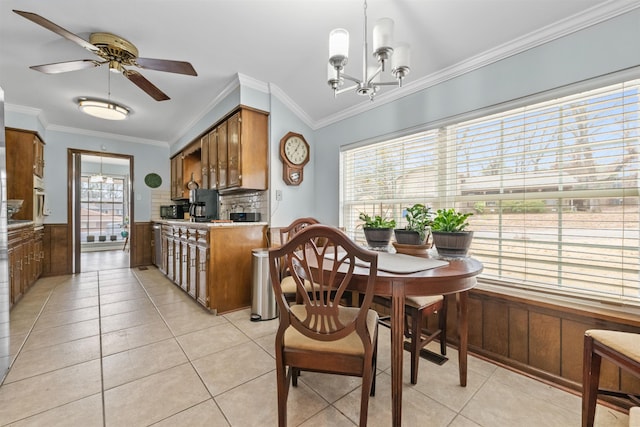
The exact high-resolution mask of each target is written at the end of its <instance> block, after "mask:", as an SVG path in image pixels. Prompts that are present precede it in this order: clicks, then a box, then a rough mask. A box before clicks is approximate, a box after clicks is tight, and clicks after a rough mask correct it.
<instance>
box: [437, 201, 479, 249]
mask: <svg viewBox="0 0 640 427" xmlns="http://www.w3.org/2000/svg"><path fill="white" fill-rule="evenodd" d="M471 215H473V213H462V212H459V211H456V210H455V209H453V208H450V209H438V211H437V212H436V215H435V217H434V218H433V222H432V223H431V234H432V235H433V244H434V245H435V246H436V249H437V250H438V254H439V255H442V256H448V257H463V256H466V255H467V252H468V251H469V246H471V240H472V239H473V231H467V230H466V228H467V227H468V226H469V222H468V221H467V219H468V218H469V217H470V216H471Z"/></svg>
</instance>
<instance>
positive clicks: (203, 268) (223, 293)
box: [163, 221, 266, 313]
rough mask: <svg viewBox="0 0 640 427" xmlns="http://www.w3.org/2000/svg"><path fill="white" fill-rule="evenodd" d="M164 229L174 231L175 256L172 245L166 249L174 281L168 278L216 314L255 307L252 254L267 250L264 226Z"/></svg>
mask: <svg viewBox="0 0 640 427" xmlns="http://www.w3.org/2000/svg"><path fill="white" fill-rule="evenodd" d="M164 227H167V228H171V229H172V231H171V232H167V233H166V235H167V236H168V240H169V239H170V238H169V236H172V237H171V238H172V239H173V240H174V245H173V252H172V249H171V248H172V245H171V243H170V242H168V243H167V246H166V247H167V256H166V257H167V259H168V265H171V261H172V259H173V262H174V267H173V269H174V275H173V278H172V277H171V276H170V275H169V274H167V276H168V277H169V278H170V279H171V280H172V281H173V282H174V283H176V285H177V286H180V287H181V288H182V289H183V290H184V291H185V292H186V293H187V294H188V295H190V296H191V297H192V298H194V299H195V300H196V301H197V302H198V303H200V304H202V305H203V306H204V307H206V308H207V309H209V310H211V311H212V312H214V313H225V312H228V311H232V310H237V309H239V308H243V307H248V306H250V305H251V289H252V283H251V281H252V277H253V276H252V264H251V263H252V259H251V257H252V250H253V249H255V248H261V247H264V246H265V234H264V233H265V228H266V225H265V224H264V223H253V224H246V225H234V224H224V225H218V224H217V225H209V224H206V223H190V224H189V225H188V226H185V225H182V224H178V223H173V224H172V223H171V221H168V222H167V224H165V225H163V228H164ZM163 234H165V233H163ZM176 236H178V237H177V238H176ZM164 248H165V246H164V245H163V250H164ZM163 258H165V256H164V254H163ZM170 271H171V267H169V268H167V273H169V272H170Z"/></svg>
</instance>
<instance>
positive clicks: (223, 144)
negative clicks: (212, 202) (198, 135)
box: [217, 122, 228, 189]
mask: <svg viewBox="0 0 640 427" xmlns="http://www.w3.org/2000/svg"><path fill="white" fill-rule="evenodd" d="M217 136H218V140H217V143H218V189H223V188H227V186H228V184H227V165H228V163H227V141H228V139H227V122H224V123H222V124H221V125H220V126H218V129H217Z"/></svg>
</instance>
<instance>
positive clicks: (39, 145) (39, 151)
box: [33, 134, 44, 178]
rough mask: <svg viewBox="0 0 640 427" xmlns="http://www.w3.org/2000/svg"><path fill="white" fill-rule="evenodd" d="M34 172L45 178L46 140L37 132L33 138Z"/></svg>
mask: <svg viewBox="0 0 640 427" xmlns="http://www.w3.org/2000/svg"><path fill="white" fill-rule="evenodd" d="M33 173H34V175H37V176H38V177H40V178H44V142H43V141H42V140H41V139H40V138H39V137H38V135H37V134H36V136H35V138H34V140H33Z"/></svg>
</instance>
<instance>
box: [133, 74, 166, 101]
mask: <svg viewBox="0 0 640 427" xmlns="http://www.w3.org/2000/svg"><path fill="white" fill-rule="evenodd" d="M122 74H124V76H125V77H126V78H128V79H129V80H131V81H132V82H133V84H135V85H136V86H138V87H139V88H140V89H142V90H143V91H145V92H146V93H147V94H148V95H149V96H150V97H152V98H153V99H155V100H156V101H166V100H168V99H171V98H169V97H168V96H167V94H165V93H164V92H163V91H161V90H160V89H158V88H157V87H156V86H155V85H154V84H153V83H151V82H150V81H149V80H147V79H146V78H145V77H144V76H143V75H142V74H140V73H139V72H137V71H132V70H123V71H122Z"/></svg>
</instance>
